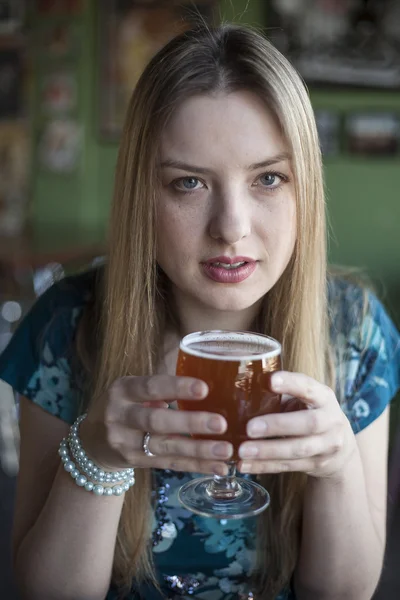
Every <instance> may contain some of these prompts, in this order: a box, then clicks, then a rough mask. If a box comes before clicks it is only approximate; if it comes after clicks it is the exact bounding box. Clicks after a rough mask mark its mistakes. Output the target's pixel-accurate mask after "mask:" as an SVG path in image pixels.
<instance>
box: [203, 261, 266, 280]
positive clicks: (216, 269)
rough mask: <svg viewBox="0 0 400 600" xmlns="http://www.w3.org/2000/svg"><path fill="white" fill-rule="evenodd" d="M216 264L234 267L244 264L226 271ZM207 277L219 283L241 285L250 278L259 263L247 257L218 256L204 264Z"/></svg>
mask: <svg viewBox="0 0 400 600" xmlns="http://www.w3.org/2000/svg"><path fill="white" fill-rule="evenodd" d="M215 263H225V264H228V265H234V264H235V263H244V264H243V265H241V266H239V267H236V268H234V269H229V270H228V269H225V268H224V267H221V266H219V265H216V264H215ZM202 267H203V269H204V272H205V274H206V275H207V277H209V278H210V279H212V280H213V281H216V282H218V283H240V282H242V281H244V280H245V279H247V278H248V277H250V275H252V273H254V271H255V269H256V268H257V261H255V260H254V259H253V258H249V257H247V256H234V257H232V258H231V257H229V256H216V257H215V258H210V259H209V260H207V261H206V262H205V263H202Z"/></svg>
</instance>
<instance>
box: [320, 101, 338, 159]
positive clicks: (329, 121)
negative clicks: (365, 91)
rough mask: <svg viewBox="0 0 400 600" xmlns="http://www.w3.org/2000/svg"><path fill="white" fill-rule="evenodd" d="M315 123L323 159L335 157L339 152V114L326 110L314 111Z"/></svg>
mask: <svg viewBox="0 0 400 600" xmlns="http://www.w3.org/2000/svg"><path fill="white" fill-rule="evenodd" d="M315 121H316V124H317V129H318V136H319V143H320V146H321V151H322V155H323V156H324V157H328V156H336V155H338V154H339V152H340V123H341V118H340V114H339V113H338V112H337V111H333V110H328V109H316V110H315Z"/></svg>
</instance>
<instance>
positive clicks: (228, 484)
mask: <svg viewBox="0 0 400 600" xmlns="http://www.w3.org/2000/svg"><path fill="white" fill-rule="evenodd" d="M226 464H227V465H228V474H227V475H214V478H213V480H212V481H211V482H210V483H209V484H208V486H207V494H208V495H209V496H210V497H211V498H213V499H214V500H231V499H233V498H237V497H238V496H240V494H241V493H242V488H241V487H240V484H239V482H238V480H237V479H236V462H235V461H229V462H227V463H226Z"/></svg>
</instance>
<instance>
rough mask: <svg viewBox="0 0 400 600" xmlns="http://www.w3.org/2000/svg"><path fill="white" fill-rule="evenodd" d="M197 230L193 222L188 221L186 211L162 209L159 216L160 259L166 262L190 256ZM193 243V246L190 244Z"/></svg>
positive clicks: (158, 240)
mask: <svg viewBox="0 0 400 600" xmlns="http://www.w3.org/2000/svg"><path fill="white" fill-rule="evenodd" d="M195 231H196V229H195V228H194V226H193V220H192V219H188V218H187V216H186V215H185V211H183V210H182V211H180V210H179V207H178V210H168V208H165V207H161V209H160V210H159V213H158V215H157V248H158V254H159V257H160V258H162V259H163V260H164V261H165V260H168V257H171V258H172V256H174V255H179V256H180V257H181V258H182V256H184V255H186V254H188V252H189V251H190V245H191V244H192V245H193V241H194V236H195ZM190 243H191V244H190Z"/></svg>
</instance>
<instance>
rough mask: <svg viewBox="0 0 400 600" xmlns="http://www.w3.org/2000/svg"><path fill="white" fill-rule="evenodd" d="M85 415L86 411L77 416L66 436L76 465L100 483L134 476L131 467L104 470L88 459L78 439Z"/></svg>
mask: <svg viewBox="0 0 400 600" xmlns="http://www.w3.org/2000/svg"><path fill="white" fill-rule="evenodd" d="M86 416H87V413H85V414H83V415H81V416H80V417H78V418H77V420H76V421H75V423H74V424H73V425H72V427H71V429H70V433H69V436H68V445H69V449H70V452H71V455H72V458H73V459H74V460H75V462H76V464H77V465H78V467H79V468H80V469H81V470H82V471H83V472H84V473H86V475H87V476H88V478H89V479H91V480H92V481H96V482H98V483H100V484H103V483H117V482H120V481H128V480H129V479H130V478H131V477H134V470H133V469H132V468H129V469H122V470H121V471H104V470H103V469H102V468H101V467H97V466H96V465H95V464H94V463H93V461H91V460H89V458H88V457H87V456H86V452H85V451H84V449H83V448H82V446H81V442H80V439H79V425H80V424H81V423H82V421H83V420H84V419H85V418H86Z"/></svg>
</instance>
